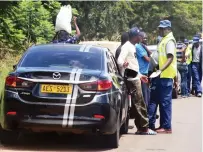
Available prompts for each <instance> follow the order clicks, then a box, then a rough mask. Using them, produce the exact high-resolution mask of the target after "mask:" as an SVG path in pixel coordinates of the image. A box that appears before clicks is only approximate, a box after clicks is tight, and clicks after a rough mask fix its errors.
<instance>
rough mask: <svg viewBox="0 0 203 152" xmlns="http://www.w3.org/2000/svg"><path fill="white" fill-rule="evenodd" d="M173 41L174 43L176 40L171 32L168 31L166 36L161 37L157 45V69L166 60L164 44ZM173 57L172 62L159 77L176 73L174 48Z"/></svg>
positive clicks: (167, 76) (172, 76) (168, 76)
mask: <svg viewBox="0 0 203 152" xmlns="http://www.w3.org/2000/svg"><path fill="white" fill-rule="evenodd" d="M171 40H172V41H174V43H175V45H176V40H175V38H174V36H173V33H172V32H170V33H169V34H168V35H167V36H165V37H164V38H162V40H161V42H160V43H159V45H158V52H159V69H161V68H162V67H163V66H164V65H165V63H166V62H167V53H166V45H167V43H168V42H169V41H171ZM173 55H174V58H173V61H172V63H171V64H170V65H169V66H168V68H166V69H165V70H164V71H163V72H162V73H161V75H160V77H161V78H172V79H173V78H174V77H175V76H176V75H177V59H176V49H175V50H174V54H173Z"/></svg>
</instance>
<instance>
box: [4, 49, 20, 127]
mask: <svg viewBox="0 0 203 152" xmlns="http://www.w3.org/2000/svg"><path fill="white" fill-rule="evenodd" d="M19 57H20V55H12V54H10V53H6V54H4V55H3V58H2V56H1V58H0V122H1V125H2V127H5V126H4V117H3V115H4V94H3V89H4V85H5V79H6V76H7V75H8V73H9V72H10V71H12V69H13V65H15V64H16V63H17V62H18V60H19Z"/></svg>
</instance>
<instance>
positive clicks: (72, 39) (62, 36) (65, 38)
mask: <svg viewBox="0 0 203 152" xmlns="http://www.w3.org/2000/svg"><path fill="white" fill-rule="evenodd" d="M57 37H59V38H58V39H55V40H53V43H70V44H76V43H77V41H78V40H79V38H78V36H71V35H69V34H68V33H67V32H66V31H59V32H58V33H57Z"/></svg>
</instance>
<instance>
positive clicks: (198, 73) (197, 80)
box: [192, 62, 202, 94]
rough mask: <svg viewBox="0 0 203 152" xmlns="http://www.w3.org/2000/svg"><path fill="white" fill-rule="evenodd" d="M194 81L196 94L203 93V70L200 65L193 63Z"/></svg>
mask: <svg viewBox="0 0 203 152" xmlns="http://www.w3.org/2000/svg"><path fill="white" fill-rule="evenodd" d="M192 79H193V83H194V90H195V93H196V94H198V93H202V86H201V81H202V69H201V67H200V64H199V63H195V62H193V63H192Z"/></svg>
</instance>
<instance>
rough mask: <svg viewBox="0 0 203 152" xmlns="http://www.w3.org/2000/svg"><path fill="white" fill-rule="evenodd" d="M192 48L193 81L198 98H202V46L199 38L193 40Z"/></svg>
mask: <svg viewBox="0 0 203 152" xmlns="http://www.w3.org/2000/svg"><path fill="white" fill-rule="evenodd" d="M193 43H194V44H193V46H192V79H193V82H194V90H195V94H196V96H198V97H201V96H202V87H201V79H202V46H201V45H200V44H199V37H194V38H193Z"/></svg>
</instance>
